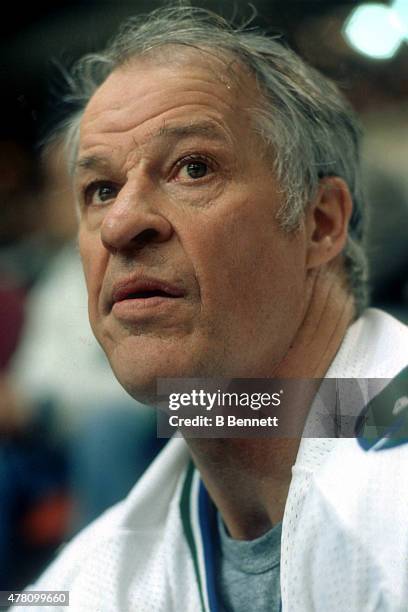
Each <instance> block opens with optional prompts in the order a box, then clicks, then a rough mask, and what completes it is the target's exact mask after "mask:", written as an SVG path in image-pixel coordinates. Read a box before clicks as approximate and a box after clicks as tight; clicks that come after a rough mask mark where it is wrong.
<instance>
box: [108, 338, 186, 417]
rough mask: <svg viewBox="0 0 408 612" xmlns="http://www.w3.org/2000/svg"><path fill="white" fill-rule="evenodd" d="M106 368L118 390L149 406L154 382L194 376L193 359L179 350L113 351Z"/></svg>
mask: <svg viewBox="0 0 408 612" xmlns="http://www.w3.org/2000/svg"><path fill="white" fill-rule="evenodd" d="M109 361H110V365H111V367H112V370H113V372H114V374H115V376H116V378H117V379H118V381H119V383H120V384H121V385H122V387H123V388H124V389H125V390H126V391H127V392H128V393H129V395H131V396H132V397H133V398H134V399H136V400H137V401H139V402H142V403H143V404H148V405H153V404H155V403H156V401H157V379H159V378H189V377H194V376H197V375H198V374H197V371H194V370H195V368H194V367H192V363H193V359H192V358H188V356H187V355H186V354H185V353H183V352H182V351H177V352H176V351H175V350H173V351H172V350H170V349H169V350H164V349H163V348H162V349H161V350H160V351H152V350H150V351H149V350H144V351H141V350H138V351H128V350H126V351H125V350H117V351H115V353H114V354H113V355H111V356H109Z"/></svg>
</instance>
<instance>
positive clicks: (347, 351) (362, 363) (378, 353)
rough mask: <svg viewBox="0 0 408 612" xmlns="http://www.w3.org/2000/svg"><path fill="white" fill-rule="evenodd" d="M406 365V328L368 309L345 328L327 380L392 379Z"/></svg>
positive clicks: (407, 362)
mask: <svg viewBox="0 0 408 612" xmlns="http://www.w3.org/2000/svg"><path fill="white" fill-rule="evenodd" d="M407 364H408V327H407V326H406V325H404V324H403V323H401V321H398V320H397V319H395V318H394V317H392V316H391V315H389V314H387V313H385V312H383V311H381V310H378V309H376V308H368V309H367V310H366V311H365V312H364V313H363V315H362V316H361V317H360V318H359V319H357V320H356V321H355V322H354V323H353V324H352V325H351V326H350V328H349V329H348V331H347V333H346V335H345V337H344V340H343V342H342V344H341V346H340V349H339V351H338V353H337V355H336V357H335V359H334V361H333V363H332V365H331V367H330V368H329V371H328V373H327V377H329V378H342V377H350V378H363V377H364V378H371V377H393V376H396V375H397V374H398V372H400V370H402V369H403V368H404V367H405V366H406V365H407Z"/></svg>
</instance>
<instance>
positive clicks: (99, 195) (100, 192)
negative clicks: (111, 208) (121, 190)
mask: <svg viewBox="0 0 408 612" xmlns="http://www.w3.org/2000/svg"><path fill="white" fill-rule="evenodd" d="M117 191H118V190H117V188H116V187H115V186H114V185H112V184H110V183H101V182H99V181H98V182H95V183H91V184H90V185H88V187H87V188H86V189H85V202H86V204H88V205H90V204H93V205H94V206H98V205H99V206H100V205H101V204H104V203H105V202H108V201H109V200H112V199H113V198H115V197H116V195H117Z"/></svg>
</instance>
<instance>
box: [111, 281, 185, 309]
mask: <svg viewBox="0 0 408 612" xmlns="http://www.w3.org/2000/svg"><path fill="white" fill-rule="evenodd" d="M183 296H184V291H183V290H182V289H181V288H180V287H177V286H176V285H173V284H170V283H167V282H165V281H161V280H157V279H151V278H143V279H137V280H134V279H129V280H125V281H122V282H119V283H117V284H116V285H115V286H114V288H113V291H112V305H114V304H116V303H117V302H124V301H125V300H149V299H152V298H168V299H175V298H181V297H183Z"/></svg>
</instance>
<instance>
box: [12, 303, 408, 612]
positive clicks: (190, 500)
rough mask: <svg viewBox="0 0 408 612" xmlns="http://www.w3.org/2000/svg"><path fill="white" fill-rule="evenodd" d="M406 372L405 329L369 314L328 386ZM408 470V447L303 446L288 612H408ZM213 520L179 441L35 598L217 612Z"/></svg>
mask: <svg viewBox="0 0 408 612" xmlns="http://www.w3.org/2000/svg"><path fill="white" fill-rule="evenodd" d="M407 362H408V330H407V328H406V327H405V326H404V325H402V324H401V323H399V322H397V321H396V320H395V319H393V318H392V317H390V316H388V315H386V314H384V313H382V312H380V311H377V310H368V311H366V313H365V314H364V316H363V317H362V318H360V319H359V320H358V321H357V322H355V323H354V324H353V325H352V326H351V327H350V329H349V330H348V332H347V334H346V337H345V339H344V341H343V343H342V345H341V347H340V350H339V351H338V353H337V355H336V357H335V359H334V361H333V363H332V365H331V367H330V368H329V371H328V373H327V376H328V377H333V378H334V377H336V378H341V377H357V378H362V377H367V378H368V377H388V378H390V377H393V376H395V375H396V374H397V373H398V372H399V371H400V370H401V369H402V368H403V367H405V365H406V364H407ZM406 466H408V444H405V445H400V446H397V447H395V448H392V449H389V450H385V451H382V452H374V451H369V452H365V451H363V450H362V449H361V448H360V446H359V445H358V443H357V442H356V440H355V439H335V438H304V439H303V440H302V442H301V445H300V448H299V452H298V456H297V459H296V463H295V465H294V467H293V478H292V482H291V486H290V490H289V494H288V499H287V502H286V506H285V513H284V519H283V528H282V549H281V590H282V610H283V612H329V611H330V612H407V610H408V511H407V508H408V469H407V467H406ZM205 517H206V499H205V494H204V491H203V487H202V483H201V482H200V478H199V475H198V473H197V471H195V470H194V468H192V466H191V463H190V460H189V454H188V451H187V447H186V444H185V442H184V441H183V440H182V439H180V438H176V439H173V440H171V441H170V442H169V444H168V445H167V447H165V449H164V450H163V451H162V453H161V454H160V455H159V457H158V458H157V459H156V461H155V462H154V463H153V464H152V466H151V467H150V468H149V470H148V471H147V472H146V474H145V475H144V477H143V478H142V479H141V481H139V483H138V484H137V486H136V487H135V488H134V489H133V491H131V493H130V494H129V496H128V497H127V498H126V499H125V500H124V501H123V502H121V503H120V504H118V505H116V506H115V507H113V508H112V509H111V510H109V511H107V512H106V513H105V514H104V515H103V516H102V517H101V518H99V519H98V520H97V521H95V522H94V523H93V524H91V525H90V526H89V527H87V528H86V529H85V530H84V531H83V532H82V533H81V534H79V535H78V536H77V537H76V538H74V540H73V541H72V542H71V543H70V544H68V545H67V546H66V547H65V548H64V549H63V550H62V551H61V553H60V555H59V556H58V558H57V559H56V561H54V563H53V564H52V565H51V566H50V567H49V568H48V570H47V571H46V572H45V573H44V575H43V576H42V577H41V578H40V579H39V581H38V582H37V583H36V584H35V585H34V586H33V587H31V588H33V589H36V590H67V591H70V608H69V609H70V610H72V611H74V612H82V611H83V612H201V611H204V612H210V611H211V612H215V610H216V609H217V606H216V601H215V595H214V591H213V585H212V576H211V572H212V570H213V567H211V556H210V553H211V550H210V548H211V542H209V538H208V528H207V525H206V518H205ZM28 609H30V607H27V606H25V607H21V608H17V607H16V608H13V610H15V611H17V610H20V611H21V612H27V610H28ZM41 609H43V610H44V612H46V611H47V610H53V611H54V612H55V611H56V610H61V612H62V610H64V609H65V610H66V609H67V608H58V607H57V606H54V607H49V606H48V607H46V608H45V607H44V608H41V607H35V608H34V607H33V610H41Z"/></svg>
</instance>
